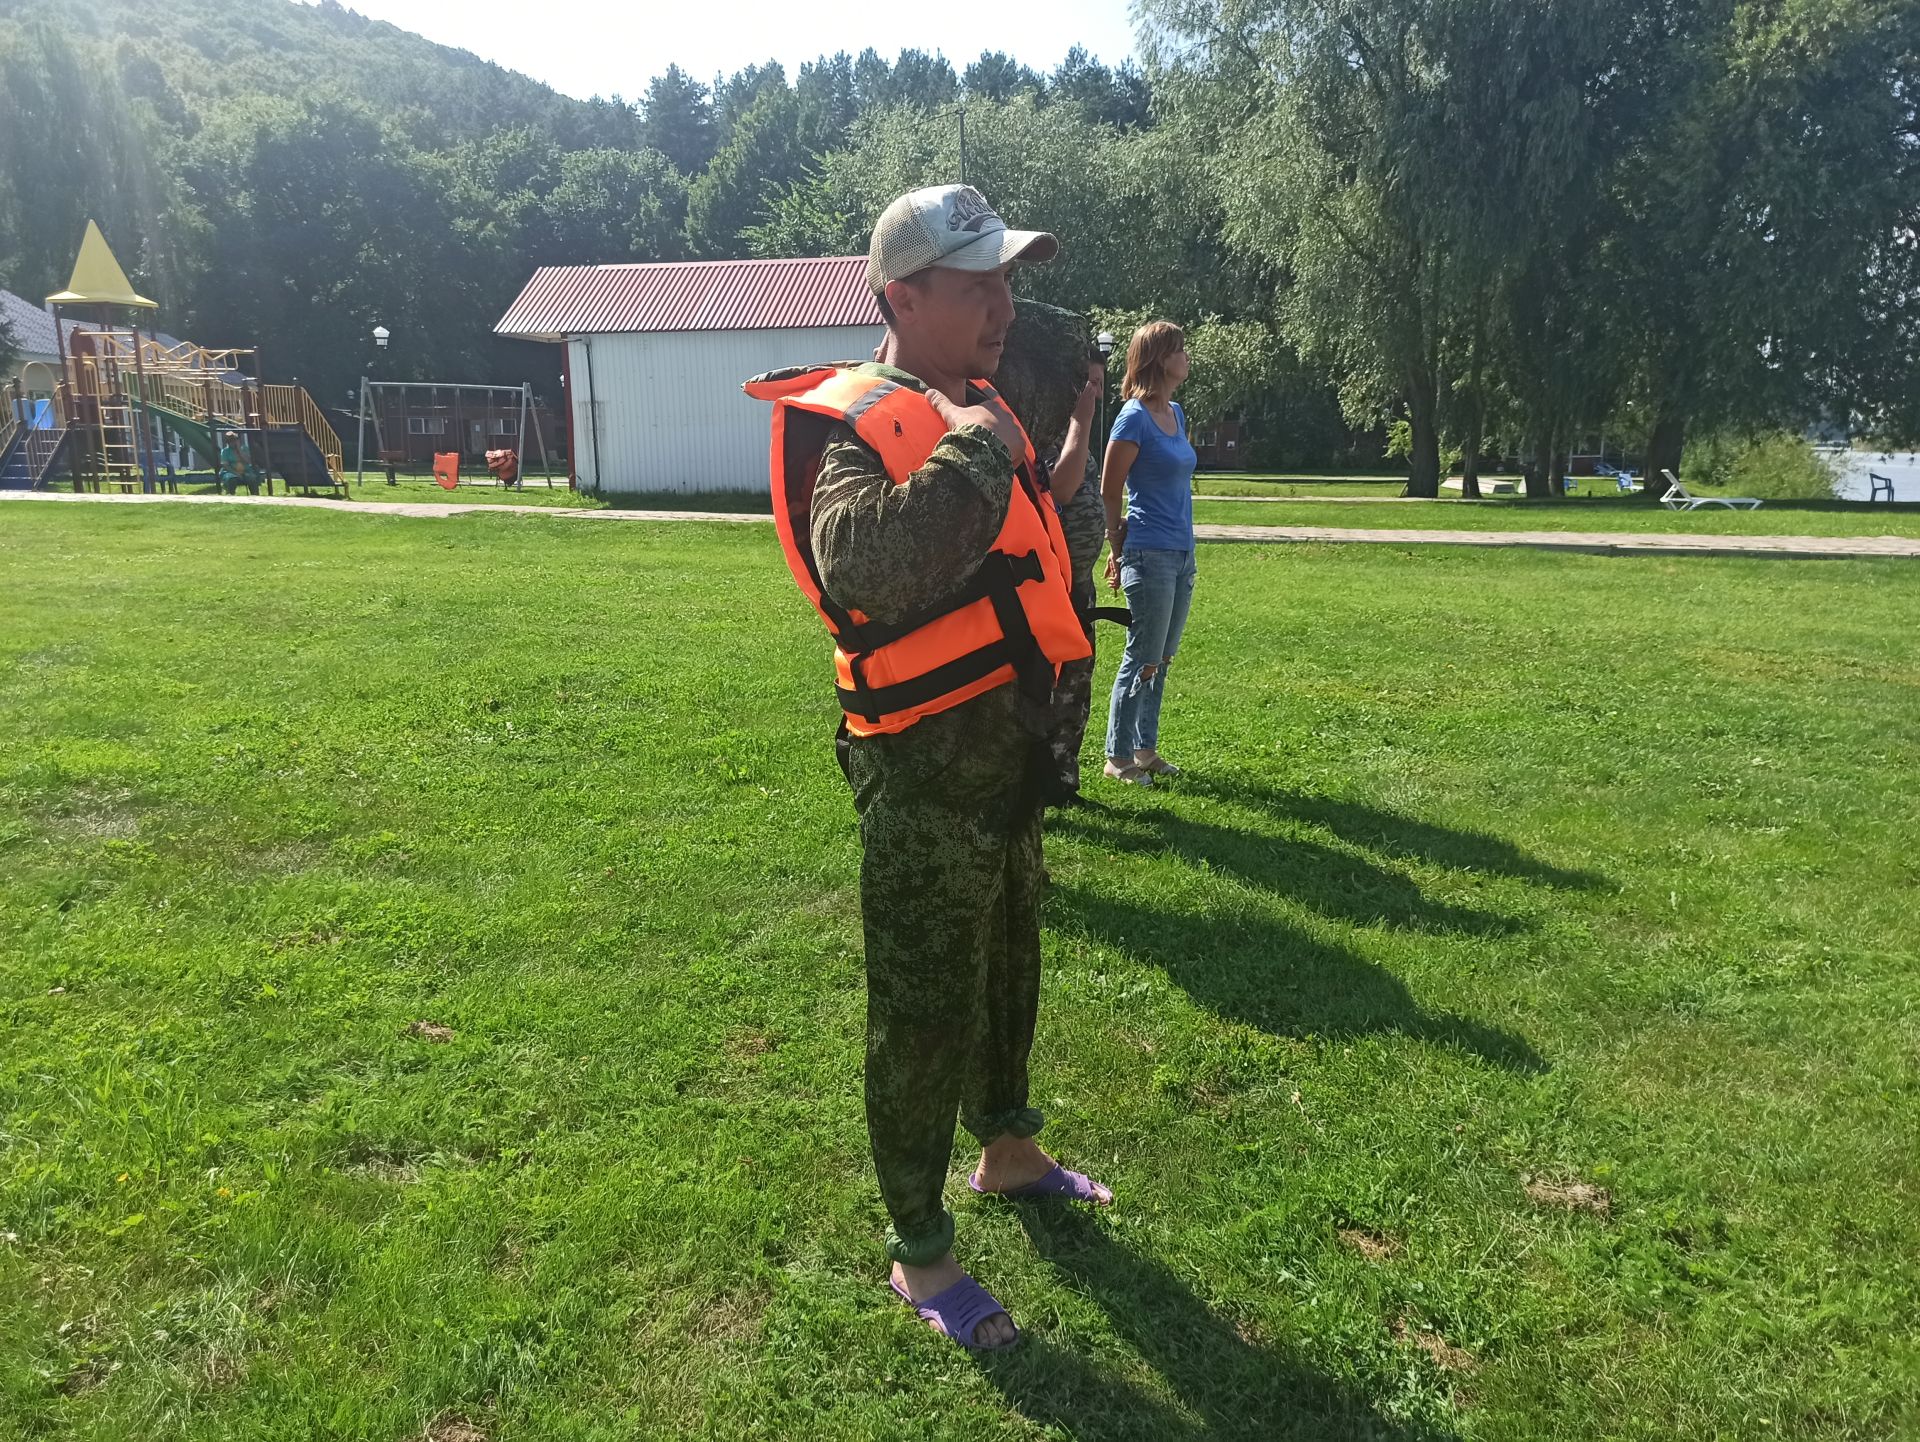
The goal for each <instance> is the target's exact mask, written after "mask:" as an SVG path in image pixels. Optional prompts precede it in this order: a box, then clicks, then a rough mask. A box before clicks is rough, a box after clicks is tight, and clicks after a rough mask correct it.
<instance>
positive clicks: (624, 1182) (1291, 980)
mask: <svg viewBox="0 0 1920 1442" xmlns="http://www.w3.org/2000/svg"><path fill="white" fill-rule="evenodd" d="M0 563H3V564H4V568H5V574H6V575H7V577H8V580H9V585H8V586H7V588H6V590H5V592H4V595H3V596H0V726H4V732H3V733H0V734H4V736H5V737H6V742H5V746H4V749H3V750H0V1037H3V1038H4V1046H3V1047H0V1118H3V1119H0V1436H8V1437H11V1436H16V1435H17V1436H21V1437H25V1438H35V1439H38V1438H54V1437H79V1438H88V1439H129V1442H131V1439H141V1442H145V1439H151V1438H185V1439H213V1438H220V1439H239V1438H259V1439H267V1438H272V1439H283V1438H305V1437H328V1438H351V1439H362V1438H372V1439H382V1442H385V1439H395V1442H399V1439H410V1438H417V1437H421V1436H438V1437H440V1438H442V1439H443V1442H444V1439H445V1438H447V1437H453V1436H459V1437H463V1438H468V1439H469V1442H470V1439H471V1438H472V1437H474V1436H478V1437H483V1438H487V1439H493V1442H502V1439H516V1442H517V1439H588V1438H591V1439H614V1438H654V1437H660V1438H665V1437H682V1436H690V1437H706V1438H716V1439H718V1438H735V1437H754V1436H764V1437H770V1438H772V1437H778V1438H786V1437H806V1438H836V1439H837V1438H848V1439H868V1438H872V1439H892V1438H922V1437H924V1438H946V1437H963V1436H964V1437H969V1438H988V1439H999V1438H1041V1437H1056V1438H1065V1437H1072V1438H1101V1439H1104V1438H1128V1439H1135V1438H1137V1439H1162V1438H1194V1439H1198V1438H1215V1437H1221V1438H1226V1437H1231V1438H1243V1437H1244V1438H1261V1439H1264V1438H1302V1439H1306V1438H1316V1439H1317V1438H1349V1437H1355V1438H1357V1437H1384V1438H1396V1439H1400V1438H1405V1439H1413V1438H1421V1439H1425V1438H1450V1437H1459V1438H1487V1439H1495V1438H1497V1439H1532V1438H1541V1437H1554V1438H1589V1437H1591V1438H1603V1437H1604V1438H1648V1439H1655V1438H1658V1439H1666V1438H1674V1437H1739V1438H1747V1437H1762V1436H1767V1437H1795V1438H1869V1437H1871V1438H1885V1437H1894V1436H1900V1435H1903V1434H1904V1433H1910V1432H1911V1431H1912V1430H1913V1429H1914V1426H1915V1423H1916V1420H1917V1418H1920V1414H1917V1413H1916V1411H1915V1397H1916V1392H1917V1391H1920V1354H1917V1351H1916V1343H1915V1327H1914V1323H1913V1317H1914V1315H1915V1303H1916V1299H1917V1298H1920V1264H1917V1263H1916V1258H1917V1257H1920V1221H1917V1220H1916V1217H1920V1210H1917V1209H1916V1206H1915V1203H1916V1199H1917V1194H1920V1186H1916V1182H1917V1181H1920V1178H1917V1177H1916V1171H1917V1168H1916V1156H1917V1155H1920V1149H1916V1148H1915V1146H1914V1144H1913V1139H1914V1137H1915V1136H1916V1135H1920V1087H1917V1086H1916V1080H1915V1079H1916V1076H1920V1067H1917V1066H1916V1062H1920V1022H1916V1008H1915V996H1916V983H1915V980H1914V973H1913V958H1914V956H1915V955H1916V954H1920V936H1917V935H1916V931H1917V930H1920V923H1916V919H1915V911H1914V907H1913V898H1914V895H1915V882H1916V879H1920V878H1917V877H1916V851H1915V848H1914V837H1915V836H1916V835H1920V800H1917V797H1916V782H1915V780H1914V778H1915V775H1916V763H1917V762H1920V656H1917V654H1916V649H1917V648H1916V637H1920V582H1917V581H1916V576H1920V573H1917V572H1916V571H1915V570H1914V569H1913V568H1912V566H1911V564H1910V563H1904V562H1899V561H1889V562H1850V563H1845V564H1833V563H1820V562H1791V561H1773V560H1743V559H1731V560H1718V559H1715V560H1702V559H1675V560H1637V559H1636V560H1623V559H1608V558H1598V557H1587V556H1563V555H1550V554H1544V553H1537V552H1527V551H1513V552H1495V551H1477V552H1455V551H1444V550H1441V549H1439V548H1431V549H1429V548H1419V547H1408V548H1401V547H1380V548H1373V547H1367V548H1360V547H1298V546H1293V547H1262V546H1240V547H1211V548H1206V549H1204V550H1203V552H1202V555H1201V579H1200V584H1199V591H1198V595H1197V598H1196V604H1195V611H1194V620H1193V625H1192V628H1191V630H1190V632H1189V636H1188V641H1187V643H1186V645H1185V646H1184V647H1183V649H1182V651H1181V655H1180V658H1179V660H1178V661H1177V662H1176V663H1175V665H1174V667H1173V670H1172V672H1171V678H1170V686H1171V692H1170V696H1169V700H1168V702H1167V711H1166V718H1165V730H1164V735H1163V744H1164V747H1165V749H1166V751H1167V753H1168V754H1169V755H1170V756H1172V757H1174V758H1175V759H1176V760H1179V761H1181V762H1182V763H1184V764H1185V765H1187V766H1188V768H1189V771H1188V775H1187V776H1185V777H1183V778H1181V779H1180V780H1179V781H1178V782H1177V783H1175V784H1173V785H1171V786H1168V787H1166V788H1164V789H1162V790H1159V791H1156V792H1153V793H1139V792H1135V791H1132V790H1125V789H1120V788H1110V787H1104V786H1101V785H1099V784H1098V783H1093V784H1092V792H1091V794H1092V795H1093V796H1095V797H1096V798H1097V799H1098V803H1099V804H1098V805H1096V806H1094V807H1091V808H1088V809H1086V810H1083V811H1077V812H1073V813H1070V814H1065V815H1060V816H1058V817H1057V818H1056V822H1055V824H1054V825H1053V826H1052V827H1051V830H1050V834H1049V838H1048V855H1049V865H1050V868H1051V871H1052V876H1053V882H1054V886H1053V890H1052V893H1051V895H1050V898H1049V900H1048V903H1047V913H1046V920H1047V932H1046V936H1045V946H1046V952H1047V961H1048V971H1047V976H1046V980H1045V992H1046V994H1045V998H1044V1006H1043V1015H1042V1027H1041V1034H1040V1038H1039V1045H1038V1050H1037V1054H1036V1058H1035V1069H1034V1087H1035V1100H1036V1103H1037V1104H1038V1105H1040V1106H1041V1107H1043V1108H1044V1109H1046V1111H1047V1112H1048V1114H1049V1117H1050V1125H1049V1129H1048V1131H1047V1133H1046V1140H1047V1141H1048V1142H1049V1143H1050V1144H1051V1145H1053V1146H1054V1147H1056V1148H1057V1149H1058V1150H1059V1151H1060V1152H1061V1153H1062V1155H1063V1156H1065V1157H1066V1158H1068V1159H1069V1160H1070V1161H1072V1162H1074V1163H1076V1164H1079V1165H1083V1166H1085V1167H1087V1168H1088V1169H1089V1170H1092V1171H1094V1172H1095V1173H1096V1174H1097V1175H1099V1176H1100V1177H1101V1178H1102V1179H1103V1180H1106V1181H1108V1182H1110V1183H1111V1184H1112V1185H1113V1186H1114V1188H1115V1190H1116V1192H1117V1193H1118V1202H1117V1204H1116V1205H1115V1207H1114V1208H1113V1209H1112V1210H1111V1211H1110V1212H1109V1213H1105V1214H1102V1215H1098V1216H1087V1215H1082V1214H1077V1213H1067V1212H1060V1211H1053V1210H1049V1209H1047V1208H1045V1207H1040V1206H1021V1207H1009V1206H1005V1205H1000V1204H994V1203H989V1202H985V1201H982V1200H980V1199H976V1198H974V1197H972V1196H971V1194H969V1193H968V1192H967V1191H966V1190H965V1186H964V1181H963V1172H962V1168H963V1167H964V1165H965V1164H966V1160H967V1158H966V1153H965V1151H964V1150H959V1151H957V1153H956V1169H955V1176H954V1182H953V1185H952V1186H951V1187H950V1195H951V1197H952V1198H953V1202H954V1205H955V1207H956V1210H957V1211H958V1212H959V1213H960V1218H961V1245H962V1249H963V1255H964V1258H965V1260H966V1261H967V1262H968V1263H969V1264H971V1265H973V1266H974V1267H975V1268H976V1269H977V1270H978V1272H979V1273H980V1275H981V1276H982V1277H983V1279H984V1280H985V1281H986V1282H987V1283H988V1284H989V1285H990V1286H991V1287H992V1288H993V1289H994V1290H995V1291H996V1293H997V1294H998V1295H999V1296H1000V1297H1001V1298H1002V1299H1003V1300H1005V1301H1006V1302H1007V1304H1008V1305H1009V1307H1010V1308H1011V1309H1012V1310H1013V1311H1014V1313H1015V1315H1016V1317H1017V1318H1018V1320H1019V1322H1020V1324H1021V1325H1022V1327H1023V1328H1024V1329H1025V1332H1026V1338H1027V1340H1026V1343H1025V1345H1024V1347H1023V1348H1022V1350H1021V1351H1020V1352H1019V1353H1018V1354H1016V1355H1013V1356H1010V1357H1007V1358H999V1359H994V1360H993V1361H992V1362H991V1363H990V1364H986V1365H977V1364H975V1363H974V1362H972V1361H970V1360H968V1359H966V1358H965V1357H963V1356H962V1355H961V1354H960V1353H959V1352H958V1351H957V1350H955V1349H953V1348H951V1347H950V1346H948V1345H947V1344H945V1343H944V1342H942V1341H940V1340H939V1339H937V1338H935V1337H933V1336H932V1335H931V1334H929V1333H927V1332H926V1330H925V1329H924V1328H923V1327H922V1326H921V1325H920V1324H919V1323H918V1322H917V1321H916V1320H915V1319H914V1318H913V1317H912V1316H911V1315H910V1314H909V1313H907V1311H906V1310H905V1309H904V1308H902V1307H900V1306H899V1305H898V1304H897V1303H896V1302H894V1301H893V1300H892V1298H891V1296H890V1294H889V1293H887V1292H886V1290H885V1287H884V1283H883V1281H882V1277H883V1266H882V1263H881V1260H880V1256H879V1251H878V1245H877V1241H878V1236H879V1233H880V1231H881V1228H882V1226H883V1224H884V1218H883V1215H882V1212H881V1209H880V1206H879V1203H878V1199H877V1196H876V1194H875V1190H874V1186H873V1183H872V1179H871V1177H870V1175H869V1173H868V1163H867V1158H866V1145H865V1136H864V1127H863V1122H862V1112H861V1104H860V1073H861V1035H862V1022H863V994H862V985H861V972H860V932H859V915H858V903H857V860H858V850H857V840H856V835H855V830H854V825H853V820H852V815H851V808H850V805H849V803H848V800H847V797H846V795H845V790H844V785H843V783H842V782H841V780H840V777H839V773H838V772H837V770H836V769H835V767H834V765H833V762H832V759H831V752H830V747H829V738H830V734H831V731H832V725H833V711H832V702H831V699H830V696H829V692H828V689H827V674H828V673H827V667H826V660H825V640H824V637H823V635H822V634H821V631H820V628H819V625H818V622H817V621H816V620H815V619H814V618H813V617H812V616H811V614H810V613H809V612H808V611H807V609H806V608H805V606H804V604H803V603H802V602H801V601H800V599H799V597H798V595H797V592H796V591H795V590H794V588H793V586H792V583H791V581H790V580H789V579H788V578H787V576H786V575H785V571H784V567H783V566H782V564H781V561H780V559H779V556H778V553H777V549H776V548H775V546H774V545H773V544H772V539H771V537H770V536H768V535H765V534H763V533H761V532H759V531H757V530H742V529H740V528H737V527H729V526H720V525H716V526H697V525H695V526H675V527H665V526H662V527H652V526H647V527H639V526H619V525H597V524H592V523H586V522H580V521H573V520H567V519H564V518H554V519H541V518H537V517H520V516H497V517H488V516H475V517H461V518H455V519H452V520H448V521H441V522H422V521H417V520H402V519H399V518H394V519H392V520H388V519H385V518H381V517H372V516H365V515H342V516H329V515H326V514H324V513H318V512H312V511H267V510H260V509H246V508H232V509H225V508H180V509H177V510H176V509H171V508H162V507H152V508H126V509H124V510H122V509H120V508H112V507H100V508H92V507H86V508H81V507H74V508H66V507H28V506H22V507H17V508H9V509H8V511H7V513H6V515H5V516H4V518H0ZM1102 642H1103V652H1102V663H1101V677H1102V680H1103V681H1107V680H1110V678H1111V675H1112V667H1113V663H1114V660H1115V658H1116V655H1117V651H1118V645H1117V633H1115V632H1113V631H1112V630H1111V629H1110V628H1103V632H1102ZM1097 710H1098V711H1099V712H1100V713H1101V714H1097V715H1096V719H1095V733H1096V738H1095V740H1093V741H1092V742H1091V743H1090V745H1089V757H1090V758H1091V757H1092V756H1093V755H1094V753H1095V752H1096V751H1097V747H1098V741H1097V735H1098V731H1099V728H1100V725H1101V722H1102V720H1103V713H1104V706H1102V707H1100V708H1097ZM463 1429H464V1430H463Z"/></svg>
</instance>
